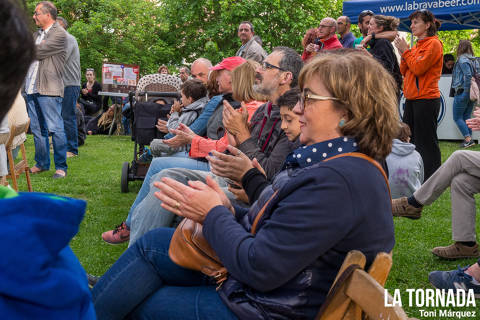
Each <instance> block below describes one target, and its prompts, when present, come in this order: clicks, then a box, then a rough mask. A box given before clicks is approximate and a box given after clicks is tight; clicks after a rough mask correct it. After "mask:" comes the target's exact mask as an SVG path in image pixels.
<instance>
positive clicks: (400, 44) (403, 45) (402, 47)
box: [393, 36, 410, 55]
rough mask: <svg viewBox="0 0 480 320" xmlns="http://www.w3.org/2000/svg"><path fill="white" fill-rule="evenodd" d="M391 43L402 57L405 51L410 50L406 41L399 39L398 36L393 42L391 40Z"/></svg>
mask: <svg viewBox="0 0 480 320" xmlns="http://www.w3.org/2000/svg"><path fill="white" fill-rule="evenodd" d="M393 43H394V44H395V47H397V49H398V52H400V54H401V55H402V54H403V53H404V52H405V51H407V50H408V49H410V47H409V46H408V43H407V41H406V40H405V39H404V38H400V36H397V37H395V40H393Z"/></svg>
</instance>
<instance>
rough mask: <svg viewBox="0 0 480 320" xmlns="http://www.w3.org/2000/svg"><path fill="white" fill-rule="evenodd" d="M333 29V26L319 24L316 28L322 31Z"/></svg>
mask: <svg viewBox="0 0 480 320" xmlns="http://www.w3.org/2000/svg"><path fill="white" fill-rule="evenodd" d="M331 27H333V25H325V24H321V25H319V26H318V29H322V28H331Z"/></svg>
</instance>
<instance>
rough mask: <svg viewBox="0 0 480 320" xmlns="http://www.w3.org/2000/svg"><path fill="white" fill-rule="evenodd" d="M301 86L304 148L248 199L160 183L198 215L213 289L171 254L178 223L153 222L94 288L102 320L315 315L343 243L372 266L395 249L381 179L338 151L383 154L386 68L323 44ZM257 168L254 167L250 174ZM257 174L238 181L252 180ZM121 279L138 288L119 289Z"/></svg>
mask: <svg viewBox="0 0 480 320" xmlns="http://www.w3.org/2000/svg"><path fill="white" fill-rule="evenodd" d="M345 75H348V77H345ZM299 84H300V89H301V90H302V91H303V94H302V100H301V103H299V104H297V106H296V107H295V108H294V112H295V113H297V114H298V115H299V117H300V123H301V134H300V141H301V142H302V143H303V146H302V147H300V148H298V149H296V150H295V151H294V152H292V153H291V154H290V155H289V156H288V157H287V159H286V161H285V166H284V170H283V171H281V172H280V173H279V174H278V175H277V176H276V177H275V178H274V180H273V183H272V184H271V185H270V186H268V187H267V188H265V189H264V191H263V192H262V194H261V195H260V197H259V199H258V200H257V201H256V202H255V203H253V205H252V206H251V208H250V209H244V208H240V207H237V206H232V205H231V203H230V202H229V201H228V200H227V198H226V197H225V194H223V192H221V191H220V189H219V187H218V185H216V183H215V182H213V180H212V179H210V178H209V179H207V184H203V183H201V182H198V181H197V182H190V183H189V186H186V185H183V184H179V183H176V182H175V181H173V180H171V179H169V178H164V179H163V180H162V183H157V186H158V187H159V189H160V190H161V191H160V192H158V193H157V196H158V198H160V199H161V200H162V201H163V204H162V206H163V207H164V208H165V209H167V210H169V211H171V212H173V213H175V214H177V215H181V216H186V217H188V218H191V219H194V220H195V221H198V222H199V223H202V224H203V234H204V236H205V238H206V239H207V241H208V243H209V244H210V245H211V246H212V248H213V249H214V250H215V252H216V253H217V255H218V256H219V258H220V260H221V261H222V262H223V264H224V266H225V267H226V268H227V270H228V272H229V275H228V278H227V280H226V281H225V282H224V283H223V285H221V286H220V287H219V288H218V291H217V290H216V286H215V285H214V284H213V282H212V281H210V280H209V279H206V278H205V276H204V275H203V274H202V273H199V272H196V271H192V270H188V269H184V268H182V267H179V266H177V265H176V264H174V263H173V262H172V261H171V260H170V258H169V256H168V249H169V243H170V239H171V237H172V234H173V229H166V228H160V229H155V230H153V231H152V232H150V233H148V234H146V235H145V236H144V237H142V238H141V239H139V240H138V241H137V242H136V243H135V245H133V246H132V247H130V248H129V249H128V250H127V251H126V252H125V253H124V254H123V255H122V256H121V257H120V259H119V260H118V261H117V262H116V263H115V264H114V265H113V266H112V268H111V269H110V270H109V271H108V272H107V273H106V274H105V275H104V277H102V279H103V281H102V280H100V282H99V283H98V284H97V285H96V286H95V287H94V290H93V299H94V302H95V307H96V311H97V316H98V319H107V318H112V319H113V318H115V319H122V318H124V317H125V316H127V315H128V316H130V317H133V318H137V317H138V318H149V317H151V318H154V317H158V316H160V315H161V316H162V317H164V318H165V319H192V318H196V319H267V318H268V319H274V318H275V319H280V318H281V319H313V318H314V317H315V315H316V314H317V312H318V309H319V307H320V306H321V304H322V303H323V302H324V300H325V297H326V295H327V292H328V290H329V288H330V286H331V285H332V282H333V280H334V278H335V276H336V274H337V272H338V270H339V268H340V265H341V264H342V262H343V260H344V258H345V256H346V254H347V253H348V252H349V251H350V250H353V249H356V250H361V251H362V252H363V253H364V254H365V255H366V257H367V264H370V263H371V262H372V260H373V258H374V257H375V256H376V254H377V253H378V252H381V251H385V252H389V251H390V250H392V248H393V246H394V230H393V221H392V212H391V204H390V197H389V192H388V187H387V184H386V182H385V178H384V176H383V174H382V172H381V171H380V170H379V169H378V168H377V167H376V166H375V165H374V164H373V163H371V162H369V161H367V160H366V159H363V158H357V157H351V156H345V155H346V153H349V152H358V153H361V154H363V155H368V156H370V157H371V158H374V159H384V158H385V157H386V156H387V154H388V153H389V152H390V150H391V146H392V140H393V138H394V136H395V133H396V132H395V129H394V128H398V126H397V125H396V123H397V113H396V109H397V99H396V94H395V91H394V90H393V89H392V88H394V87H395V82H394V80H393V78H392V77H391V76H390V75H389V74H388V73H387V71H385V70H384V69H383V68H381V67H380V64H379V63H378V62H377V61H375V60H374V59H373V58H371V57H368V56H365V55H364V54H363V53H361V52H355V51H353V52H348V53H341V54H337V53H328V54H320V55H319V57H317V58H316V59H315V60H313V61H312V62H311V63H309V64H308V65H306V66H305V67H304V69H303V70H302V72H301V73H300V78H299ZM365 92H369V93H370V94H365ZM342 155H344V156H343V157H337V158H336V156H342ZM260 174H261V173H260V172H259V171H258V170H257V169H254V168H252V169H251V170H249V175H250V176H251V177H254V176H255V175H260ZM252 182H253V184H252ZM254 184H255V183H254V179H253V180H248V179H244V181H243V187H244V188H247V189H248V188H252V187H255V185H254ZM267 202H268V205H267V206H266V209H265V210H264V215H263V218H262V220H261V221H260V222H259V224H258V229H257V233H256V235H255V236H252V234H251V233H250V230H251V228H252V223H253V220H254V219H255V217H256V216H257V214H259V211H260V210H261V208H262V207H263V206H264V205H265V204H266V203H267ZM139 275H141V276H139ZM127 281H128V282H129V284H130V285H129V288H134V289H128V290H127V289H125V286H124V284H125V282H127ZM97 286H99V287H97Z"/></svg>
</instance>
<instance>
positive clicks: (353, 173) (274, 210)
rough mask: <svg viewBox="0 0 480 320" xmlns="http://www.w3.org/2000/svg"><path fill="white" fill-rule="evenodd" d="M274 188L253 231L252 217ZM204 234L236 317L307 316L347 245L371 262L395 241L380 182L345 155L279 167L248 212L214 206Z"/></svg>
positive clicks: (375, 172)
mask: <svg viewBox="0 0 480 320" xmlns="http://www.w3.org/2000/svg"><path fill="white" fill-rule="evenodd" d="M336 140H338V139H336ZM332 141H333V142H334V144H335V143H336V142H338V141H334V140H332ZM327 145H330V146H331V143H330V142H325V143H323V144H317V145H315V146H317V147H316V148H314V149H315V151H314V152H316V151H317V149H318V151H319V152H318V153H317V154H320V155H322V154H323V155H324V158H328V157H331V156H333V155H334V154H327V153H326V152H324V151H323V149H325V148H329V147H327ZM354 145H355V143H354ZM334 148H336V146H335V145H334ZM331 149H332V148H331ZM331 149H330V150H331ZM297 150H299V149H297ZM297 150H295V151H297ZM300 150H301V149H300ZM338 150H339V151H342V148H338ZM349 151H352V150H345V148H343V152H349ZM337 153H342V152H337ZM289 157H290V158H291V156H289ZM304 158H305V157H302V160H304ZM287 160H288V158H287ZM276 190H278V191H279V192H278V194H277V195H276V196H275V197H274V198H273V200H272V201H271V202H270V203H269V205H268V206H267V209H266V211H265V214H264V218H262V220H261V222H260V224H259V228H258V232H257V234H256V235H255V236H252V234H250V229H251V224H252V223H253V219H254V218H255V216H256V214H257V213H258V212H259V210H260V209H261V208H262V207H263V204H264V203H266V201H267V200H268V199H269V198H270V196H271V195H272V194H273V192H274V191H276ZM203 232H204V235H205V237H206V239H207V241H208V242H209V243H210V245H211V246H212V247H213V249H214V250H215V252H216V253H217V254H218V256H219V258H220V260H221V261H222V262H223V264H224V265H225V267H226V268H227V270H228V271H229V273H230V275H229V278H228V280H227V281H226V282H225V283H224V284H223V286H222V287H221V289H220V291H219V293H220V296H221V298H222V299H223V301H224V302H225V303H226V304H227V306H228V307H229V308H230V309H231V310H232V311H233V312H234V313H235V314H236V315H237V316H238V317H239V318H240V319H313V318H314V317H315V315H316V313H317V312H318V309H319V308H320V306H321V304H322V303H323V301H324V300H325V297H326V295H327V293H328V290H329V288H330V286H331V284H332V283H333V280H334V278H335V275H336V274H337V272H338V270H339V268H340V266H341V264H342V262H343V260H344V259H345V256H346V254H347V253H348V252H349V251H351V250H360V251H361V252H363V253H364V254H365V256H366V258H367V264H370V263H371V262H372V261H373V259H374V257H375V256H376V254H377V253H378V252H390V251H391V250H392V248H393V246H394V230H393V219H392V209H391V201H390V197H389V193H388V189H387V186H386V183H385V180H384V178H383V176H382V175H381V173H380V172H379V171H378V169H377V168H375V167H374V166H373V165H372V164H370V163H368V162H367V161H366V160H364V159H359V158H352V157H343V158H338V159H333V160H331V161H327V162H318V161H317V162H316V161H309V158H307V159H306V161H303V163H301V164H300V166H299V167H296V168H293V169H292V168H287V169H285V170H283V171H281V172H280V173H279V174H278V175H277V176H276V177H275V179H274V182H273V184H272V185H271V186H269V187H267V188H265V189H264V190H263V192H262V194H261V196H260V198H259V199H258V200H257V201H256V202H255V203H254V204H253V205H252V207H251V208H250V210H249V211H248V212H247V209H242V208H238V207H235V216H233V215H232V214H231V213H230V212H229V211H228V210H227V209H226V208H225V207H223V206H217V207H215V208H213V209H212V210H211V211H210V212H209V213H208V215H207V217H206V219H205V221H204V225H203Z"/></svg>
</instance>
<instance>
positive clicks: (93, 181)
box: [20, 136, 480, 319]
mask: <svg viewBox="0 0 480 320" xmlns="http://www.w3.org/2000/svg"><path fill="white" fill-rule="evenodd" d="M457 146H458V142H441V150H442V160H443V161H444V160H445V159H447V157H448V156H449V155H450V154H451V153H452V152H453V151H455V150H457ZM26 148H27V153H28V160H29V164H30V165H31V166H33V164H34V162H33V157H34V148H33V138H32V136H29V137H28V141H27V143H26ZM470 149H471V150H479V151H480V147H479V146H474V147H472V148H470ZM132 158H133V142H132V141H131V140H130V137H124V136H120V137H119V136H114V137H106V136H89V137H88V138H87V140H86V144H85V145H84V146H82V147H80V156H78V157H75V158H70V159H68V166H69V168H68V176H67V178H66V179H59V180H53V179H52V178H51V176H52V175H53V173H54V171H53V169H52V170H51V171H49V172H44V173H41V174H38V175H34V176H32V184H33V189H34V191H39V192H49V193H56V194H60V195H64V196H69V197H74V198H80V199H84V200H87V201H88V205H87V212H86V214H85V219H84V220H83V222H82V225H81V227H80V232H79V233H78V234H77V236H75V237H74V238H73V240H72V242H71V246H72V249H73V251H74V252H75V254H76V255H77V256H78V258H79V259H80V261H81V263H82V265H83V266H84V268H85V269H86V270H87V272H89V273H92V274H95V275H101V274H102V273H103V272H105V271H106V270H107V269H108V268H109V266H110V265H111V264H112V263H113V262H114V261H115V260H116V259H117V258H118V257H119V256H120V254H121V253H122V252H123V251H124V250H125V249H126V247H127V246H126V244H125V245H119V246H112V245H108V244H106V243H105V242H103V241H102V239H101V237H100V235H101V233H102V232H103V231H105V230H109V229H111V228H112V227H114V226H115V225H116V224H118V223H120V222H121V221H123V220H124V219H125V218H126V216H127V213H128V209H129V207H130V205H131V204H132V203H133V201H134V199H135V195H136V193H137V192H138V190H139V188H140V186H141V182H139V181H136V182H130V184H129V187H130V192H129V193H121V192H120V176H121V167H122V163H123V162H124V161H131V160H132ZM52 164H53V160H52ZM20 180H21V182H20V189H21V190H27V188H26V183H25V179H24V178H21V179H20ZM479 221H480V215H477V225H479V223H478V222H479ZM395 234H396V246H395V249H394V253H393V261H394V264H393V268H392V271H391V272H390V276H389V279H388V282H387V284H386V288H389V289H396V288H398V289H401V290H402V298H403V299H402V300H403V302H404V303H405V302H406V301H407V294H406V293H405V291H404V290H405V289H407V288H413V289H416V288H431V286H430V285H429V283H428V279H427V275H428V272H429V271H432V270H450V269H455V268H456V267H457V265H462V266H464V265H468V264H471V263H472V262H474V261H475V260H472V259H470V260H459V261H444V260H440V259H438V258H436V257H434V256H433V255H432V254H431V253H430V250H431V249H432V248H433V247H435V246H439V245H448V244H450V243H451V218H450V194H449V192H448V191H447V192H445V193H444V194H443V195H442V196H441V197H440V198H439V199H438V200H437V201H435V203H434V204H432V205H431V206H429V207H426V208H425V209H424V210H423V216H422V219H420V220H417V221H413V220H409V219H403V218H396V219H395ZM479 302H480V301H478V300H477V304H478V303H479ZM404 309H405V310H406V311H407V313H408V314H409V316H410V317H417V318H420V313H419V311H418V310H419V308H417V307H408V306H405V305H404ZM425 309H426V310H433V309H432V308H425ZM477 309H479V308H477ZM455 310H460V309H455ZM466 310H474V309H472V308H469V309H466ZM478 318H479V319H480V316H479V317H478ZM444 319H446V318H444Z"/></svg>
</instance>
